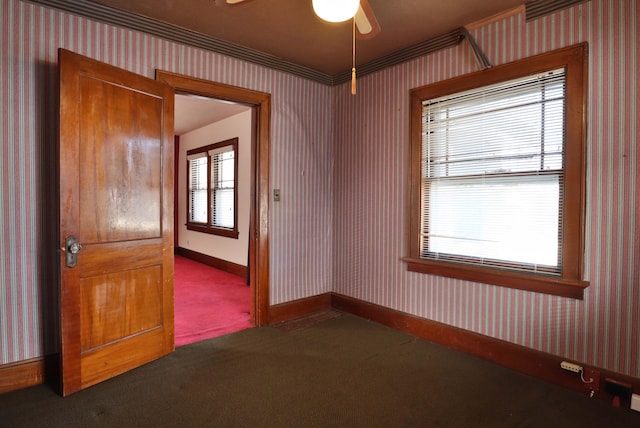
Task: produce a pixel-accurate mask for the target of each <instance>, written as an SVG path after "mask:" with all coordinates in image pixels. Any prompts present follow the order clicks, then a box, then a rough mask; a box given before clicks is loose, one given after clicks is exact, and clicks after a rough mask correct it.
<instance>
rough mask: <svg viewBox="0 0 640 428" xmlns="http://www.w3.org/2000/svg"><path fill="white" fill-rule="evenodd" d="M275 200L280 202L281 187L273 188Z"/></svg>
mask: <svg viewBox="0 0 640 428" xmlns="http://www.w3.org/2000/svg"><path fill="white" fill-rule="evenodd" d="M273 202H280V189H273Z"/></svg>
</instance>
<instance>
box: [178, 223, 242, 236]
mask: <svg viewBox="0 0 640 428" xmlns="http://www.w3.org/2000/svg"><path fill="white" fill-rule="evenodd" d="M186 226H187V230H193V231H194V232H201V233H208V234H210V235H218V236H224V237H225V238H233V239H238V235H239V232H238V231H237V230H234V229H224V228H221V227H212V226H204V225H199V224H192V223H187V224H186Z"/></svg>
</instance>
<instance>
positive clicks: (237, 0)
mask: <svg viewBox="0 0 640 428" xmlns="http://www.w3.org/2000/svg"><path fill="white" fill-rule="evenodd" d="M245 1H249V0H227V1H226V3H227V4H238V3H243V2H245Z"/></svg>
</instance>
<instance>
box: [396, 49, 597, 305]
mask: <svg viewBox="0 0 640 428" xmlns="http://www.w3.org/2000/svg"><path fill="white" fill-rule="evenodd" d="M585 61H586V45H579V46H574V47H571V48H566V49H562V50H558V51H555V52H552V53H548V54H543V55H540V56H537V57H532V58H528V59H525V60H522V61H518V62H514V63H510V64H506V65H502V66H498V67H494V68H490V69H488V70H484V71H481V72H478V73H473V74H471V75H468V76H462V77H460V78H456V79H452V80H449V81H444V82H439V83H436V84H433V85H429V86H426V87H423V88H419V89H416V90H414V91H412V94H411V97H412V101H411V103H412V104H411V105H412V109H411V115H412V128H411V134H412V137H411V178H410V193H411V198H410V231H409V236H410V237H411V239H410V244H409V246H410V248H409V253H410V254H409V257H407V258H406V259H405V261H407V263H408V269H409V270H411V271H416V272H423V273H432V274H435V275H442V276H448V277H453V278H460V279H465V280H470V281H477V282H483V283H487V284H495V285H502V286H508V287H513V288H519V289H525V290H531V291H539V292H545V293H549V294H556V295H562V296H567V297H576V298H581V297H582V294H583V289H584V288H585V287H586V286H587V285H588V284H587V283H586V282H584V281H582V280H581V277H582V258H583V246H584V244H583V241H584V232H583V230H584V185H585V171H584V162H585V153H584V135H585V133H584V103H585V83H586V79H585V71H586V66H585Z"/></svg>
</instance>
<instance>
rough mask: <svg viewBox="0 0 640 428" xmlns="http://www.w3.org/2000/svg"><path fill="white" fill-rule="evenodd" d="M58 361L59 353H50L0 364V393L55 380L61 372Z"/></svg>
mask: <svg viewBox="0 0 640 428" xmlns="http://www.w3.org/2000/svg"><path fill="white" fill-rule="evenodd" d="M58 361H59V360H58V356H57V355H48V356H46V357H39V358H33V359H30V360H24V361H18V362H16V363H9V364H2V365H0V394H2V393H5V392H11V391H17V390H18V389H22V388H28V387H30V386H35V385H40V384H42V383H44V382H45V381H49V382H55V381H56V379H57V377H58V373H59V369H58Z"/></svg>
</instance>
